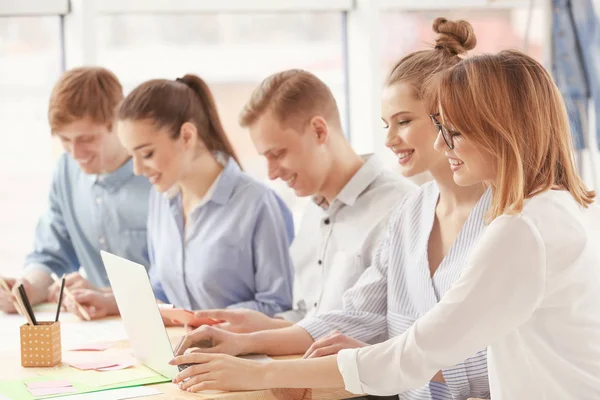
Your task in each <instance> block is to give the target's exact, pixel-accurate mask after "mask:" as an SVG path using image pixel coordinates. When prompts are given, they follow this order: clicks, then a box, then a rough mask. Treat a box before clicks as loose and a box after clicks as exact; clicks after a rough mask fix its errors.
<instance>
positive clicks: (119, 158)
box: [103, 146, 131, 174]
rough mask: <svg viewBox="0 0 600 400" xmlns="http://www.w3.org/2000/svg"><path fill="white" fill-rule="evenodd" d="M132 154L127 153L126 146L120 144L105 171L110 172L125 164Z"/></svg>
mask: <svg viewBox="0 0 600 400" xmlns="http://www.w3.org/2000/svg"><path fill="white" fill-rule="evenodd" d="M130 158H131V156H130V155H129V154H128V153H127V150H125V148H124V147H121V146H119V147H118V150H117V151H116V153H115V155H114V157H112V159H111V160H110V162H108V163H107V164H106V167H105V168H104V171H103V173H105V174H110V173H112V172H115V171H116V170H118V169H119V168H121V167H122V166H123V164H125V163H126V162H127V161H129V159H130Z"/></svg>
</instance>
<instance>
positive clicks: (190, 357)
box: [169, 352, 215, 365]
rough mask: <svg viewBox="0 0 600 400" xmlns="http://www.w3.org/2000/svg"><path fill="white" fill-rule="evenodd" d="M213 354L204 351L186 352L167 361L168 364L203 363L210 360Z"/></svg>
mask: <svg viewBox="0 0 600 400" xmlns="http://www.w3.org/2000/svg"><path fill="white" fill-rule="evenodd" d="M214 357H215V356H214V355H210V354H204V353H192V352H190V353H186V354H182V355H180V356H176V357H174V358H173V359H172V360H171V361H169V364H170V365H181V364H204V363H207V362H209V361H210V360H212V359H213V358H214Z"/></svg>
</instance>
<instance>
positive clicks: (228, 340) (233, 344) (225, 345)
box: [175, 325, 244, 356]
mask: <svg viewBox="0 0 600 400" xmlns="http://www.w3.org/2000/svg"><path fill="white" fill-rule="evenodd" d="M243 337H244V335H243V334H239V333H232V332H228V331H225V330H223V329H219V328H215V327H212V326H208V325H203V326H201V327H199V328H197V329H194V330H193V331H191V332H189V333H188V334H186V335H185V336H184V337H183V339H182V341H181V343H180V344H179V346H178V347H177V348H176V349H175V355H176V356H180V355H182V354H184V353H185V352H186V351H189V352H197V353H223V354H229V355H232V356H237V355H240V354H243V351H244V347H243V343H244V341H243ZM203 342H204V343H207V342H210V343H212V347H202V348H197V347H198V346H200V345H201V344H202V343H203ZM190 349H191V350H190Z"/></svg>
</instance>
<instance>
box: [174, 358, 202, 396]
mask: <svg viewBox="0 0 600 400" xmlns="http://www.w3.org/2000/svg"><path fill="white" fill-rule="evenodd" d="M193 355H196V356H198V355H199V354H197V353H196V354H193ZM182 357H183V356H182ZM184 364H189V363H184ZM177 365H181V364H177ZM210 369H211V364H210V362H204V363H195V365H191V366H189V367H187V368H186V369H184V370H183V371H181V372H179V373H178V374H177V375H176V376H175V378H173V383H181V382H183V381H184V380H186V379H189V378H193V377H194V376H196V375H202V374H207V373H208V372H210ZM196 383H199V382H196ZM189 386H191V384H190V385H189ZM189 386H188V387H189ZM186 389H187V387H186Z"/></svg>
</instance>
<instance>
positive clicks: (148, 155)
mask: <svg viewBox="0 0 600 400" xmlns="http://www.w3.org/2000/svg"><path fill="white" fill-rule="evenodd" d="M153 155H154V151H151V152H149V153H146V154H145V155H144V156H143V157H144V158H145V159H148V158H151V157H152V156H153Z"/></svg>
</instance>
